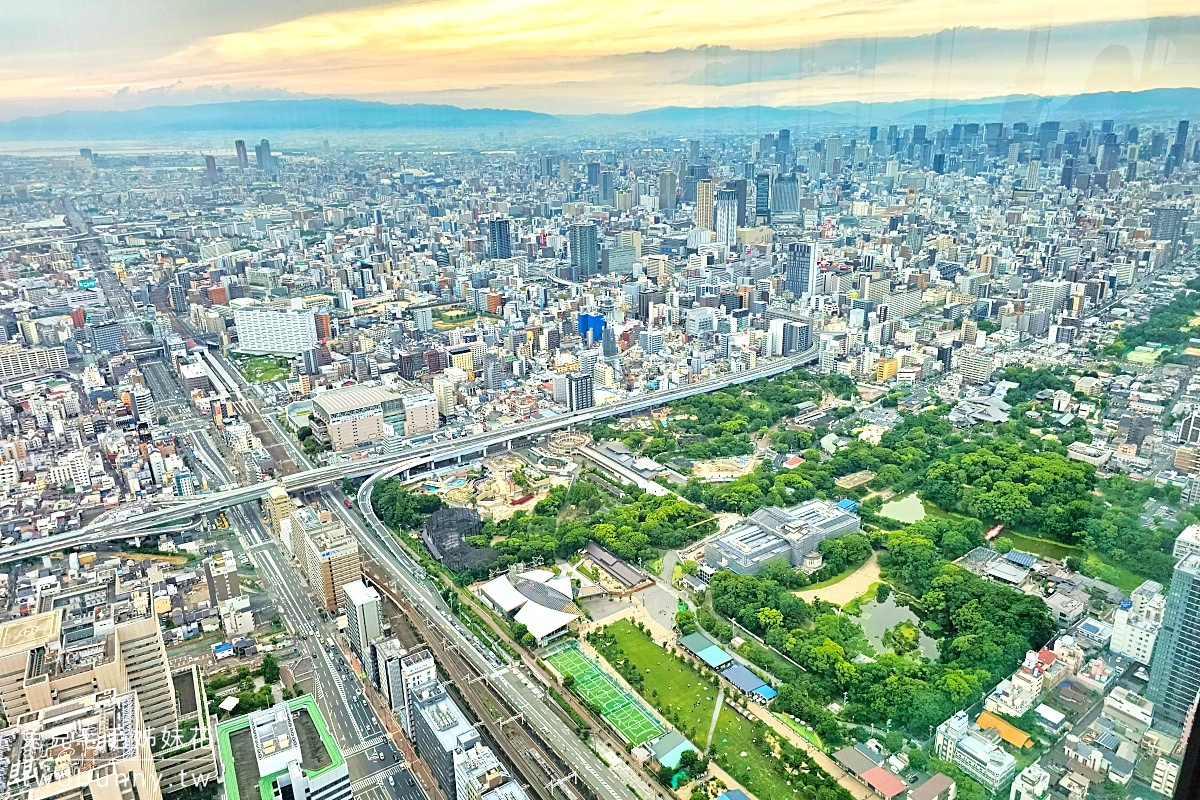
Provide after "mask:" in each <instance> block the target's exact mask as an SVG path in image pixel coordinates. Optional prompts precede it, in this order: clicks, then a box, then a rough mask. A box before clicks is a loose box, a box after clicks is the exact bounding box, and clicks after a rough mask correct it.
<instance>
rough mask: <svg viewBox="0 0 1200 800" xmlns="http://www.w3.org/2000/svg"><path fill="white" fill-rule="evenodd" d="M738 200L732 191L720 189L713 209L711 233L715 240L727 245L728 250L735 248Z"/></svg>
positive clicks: (735, 193)
mask: <svg viewBox="0 0 1200 800" xmlns="http://www.w3.org/2000/svg"><path fill="white" fill-rule="evenodd" d="M737 221H738V198H737V192H736V191H734V190H733V189H721V190H720V191H719V192H717V200H716V203H715V205H714V208H713V231H714V232H715V233H716V239H717V241H718V242H721V243H722V244H725V245H728V246H729V248H730V250H732V249H734V248H735V247H736V246H737Z"/></svg>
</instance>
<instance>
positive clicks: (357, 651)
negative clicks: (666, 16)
mask: <svg viewBox="0 0 1200 800" xmlns="http://www.w3.org/2000/svg"><path fill="white" fill-rule="evenodd" d="M269 136H270V137H271V138H263V136H262V135H258V134H253V132H252V131H248V132H247V133H245V134H244V137H245V138H238V139H233V138H230V140H229V141H222V142H220V143H219V144H216V143H214V144H212V145H211V146H207V147H206V148H205V149H203V150H198V149H197V148H195V147H193V146H191V145H188V146H182V145H170V146H164V145H157V146H154V147H150V146H147V147H145V148H144V149H140V150H139V149H138V147H136V146H132V145H130V144H128V143H124V144H122V146H121V147H119V148H118V147H114V148H111V149H110V150H106V146H105V143H104V142H97V143H95V144H93V145H92V146H85V147H81V148H79V149H78V152H74V151H72V152H71V153H70V154H62V153H56V154H41V155H0V340H2V341H0V398H2V400H0V436H2V438H0V489H2V498H3V502H2V503H0V561H3V563H4V565H5V566H4V570H3V580H2V581H0V598H2V601H3V602H2V603H0V620H2V622H0V667H2V668H0V715H2V717H3V719H2V720H0V724H2V727H0V797H2V798H13V800H25V799H26V798H29V800H43V799H48V798H60V797H62V798H81V799H82V798H88V797H90V798H95V799H96V800H127V799H132V798H140V800H163V799H164V798H178V800H218V799H219V798H222V797H223V798H225V799H226V800H248V799H249V800H254V799H255V798H260V799H261V800H275V798H282V800H306V799H308V800H351V798H356V799H357V800H669V798H679V799H680V800H749V798H759V799H760V800H776V799H778V798H796V799H797V800H839V799H840V798H859V799H860V800H866V799H868V798H883V799H884V800H894V799H895V798H901V799H902V800H954V798H962V799H963V800H982V799H983V798H993V797H995V798H1008V799H1009V800H1084V798H1102V799H1104V800H1110V799H1111V800H1118V799H1124V798H1133V797H1138V798H1148V799H1149V798H1169V797H1172V796H1173V794H1174V792H1175V791H1176V788H1177V783H1178V782H1179V776H1180V770H1181V764H1182V762H1183V754H1184V751H1185V748H1186V746H1187V736H1186V732H1187V731H1188V730H1189V729H1190V728H1191V724H1192V716H1193V714H1194V712H1195V708H1196V702H1197V695H1198V693H1200V650H1198V649H1197V648H1196V647H1195V644H1194V643H1195V642H1196V641H1197V640H1198V639H1200V373H1198V372H1197V370H1196V365H1197V364H1198V363H1200V250H1197V249H1195V247H1194V245H1195V241H1196V236H1197V232H1198V225H1200V215H1198V213H1197V211H1198V207H1197V193H1196V187H1197V185H1198V183H1200V137H1197V134H1196V132H1195V131H1194V130H1193V129H1192V127H1191V126H1190V124H1189V122H1188V121H1186V120H1184V121H1180V120H1174V119H1172V120H1161V121H1158V122H1153V121H1151V122H1147V121H1144V120H1141V119H1139V120H1137V121H1135V122H1130V121H1123V120H1120V119H1094V120H1083V121H1079V120H1078V119H1074V118H1072V119H1069V120H1068V119H1066V118H1064V119H1063V121H1062V122H1059V121H1047V120H1045V119H1039V120H1036V121H1029V122H1021V121H1006V122H996V121H992V120H989V119H979V120H974V121H961V122H949V123H947V124H945V125H933V124H930V125H925V124H880V125H865V126H856V127H845V126H830V127H828V128H822V127H820V126H818V125H811V124H810V125H808V126H805V127H804V128H803V130H801V127H800V126H797V127H795V128H794V129H791V130H789V129H781V130H776V131H772V132H767V133H762V132H759V133H755V134H753V135H751V134H747V133H742V132H736V131H730V132H713V131H706V132H704V133H702V134H697V133H695V132H692V131H686V132H683V133H682V134H680V133H678V132H673V133H660V134H651V133H646V134H638V135H635V134H632V133H630V134H616V133H613V134H607V135H595V134H591V135H584V134H579V135H578V136H576V135H565V134H563V135H549V134H540V133H534V132H532V131H528V130H527V131H523V132H519V133H516V134H509V135H505V136H497V137H495V139H496V141H497V142H499V144H498V145H497V147H496V149H485V148H483V147H481V146H479V144H478V141H477V140H478V139H479V138H480V137H474V140H472V143H468V139H470V138H471V137H455V136H450V135H447V137H446V138H445V139H444V140H439V139H438V138H437V137H429V138H428V140H420V141H416V140H414V141H406V142H405V143H403V144H396V143H395V142H392V141H391V140H389V139H388V138H387V136H386V134H378V135H374V136H354V137H344V136H341V134H339V133H338V132H336V131H331V132H329V133H328V134H325V133H320V134H318V135H316V136H314V135H311V134H310V133H308V132H305V133H295V132H293V133H287V132H277V133H270V134H269ZM255 140H257V142H256V141H255Z"/></svg>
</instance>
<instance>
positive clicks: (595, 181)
mask: <svg viewBox="0 0 1200 800" xmlns="http://www.w3.org/2000/svg"><path fill="white" fill-rule="evenodd" d="M587 182H588V186H599V185H600V162H599V161H589V162H588V165H587Z"/></svg>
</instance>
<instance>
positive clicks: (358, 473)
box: [0, 345, 817, 564]
mask: <svg viewBox="0 0 1200 800" xmlns="http://www.w3.org/2000/svg"><path fill="white" fill-rule="evenodd" d="M816 358H817V346H816V345H814V346H812V347H810V348H809V349H808V350H805V351H804V352H803V353H800V354H798V355H795V356H789V357H787V358H781V359H778V360H776V361H771V362H768V363H767V364H764V365H762V366H759V367H756V368H754V369H752V370H746V371H744V372H738V373H735V374H729V375H723V376H721V377H720V378H716V379H712V380H707V381H700V382H697V383H689V384H686V385H683V386H677V387H673V388H670V389H663V390H660V391H656V392H649V393H647V394H644V395H638V396H636V397H630V398H627V399H625V400H621V401H619V402H616V403H607V404H605V405H602V406H596V407H595V408H588V409H584V410H582V411H573V412H568V413H565V414H558V415H555V416H553V417H549V418H547V419H543V420H538V421H536V422H526V423H522V424H520V425H513V426H509V427H506V428H504V429H501V430H495V431H488V432H486V433H483V434H479V435H477V436H470V437H465V438H461V439H453V440H450V441H446V442H435V443H432V444H425V445H420V446H414V447H406V448H403V449H402V450H401V451H400V452H395V453H385V454H381V455H375V456H371V457H369V458H363V459H358V460H346V461H341V462H338V463H336V464H330V465H327V466H324V467H315V468H313V469H308V470H304V471H302V472H296V473H293V474H291V475H287V476H284V477H283V478H280V479H279V480H270V481H263V482H261V483H255V484H251V485H249V486H239V487H237V488H236V489H226V490H220V491H215V492H210V493H208V494H203V495H197V496H196V497H195V498H194V499H192V500H187V501H184V502H180V503H176V504H174V505H172V506H170V507H168V508H163V509H157V510H154V511H147V512H144V513H135V512H134V510H133V509H122V508H117V509H115V510H113V511H110V512H108V513H106V514H103V515H101V516H100V517H98V518H97V519H95V520H94V521H93V522H91V523H89V524H88V525H86V526H85V527H83V528H80V529H79V530H77V531H71V532H68V533H61V534H56V535H54V536H47V537H45V538H42V539H34V540H32V541H28V542H19V543H17V544H13V545H9V546H7V547H3V548H0V564H6V563H10V562H12V561H19V560H21V559H25V558H35V557H38V556H42V555H46V554H48V553H53V552H57V551H59V550H62V549H64V548H70V547H79V546H83V545H90V544H94V543H96V542H101V541H106V540H110V539H121V538H126V539H128V538H134V537H138V536H145V535H147V534H153V533H154V531H155V529H156V528H158V527H159V526H167V525H171V524H174V523H177V522H179V521H180V520H186V519H190V518H191V517H192V516H193V515H196V514H204V513H209V512H213V511H221V510H225V509H228V508H231V507H232V506H236V505H240V504H242V503H248V502H251V501H254V500H261V499H262V498H264V497H266V495H267V492H268V491H269V490H270V489H271V487H273V486H283V487H284V488H285V489H287V490H288V491H289V492H297V491H303V490H305V489H312V488H315V487H317V486H321V485H323V484H327V483H333V482H336V481H340V480H342V479H343V478H358V477H364V476H368V475H373V474H375V473H377V472H380V471H382V470H386V471H387V472H388V474H392V475H405V476H408V475H410V474H411V473H413V472H420V471H422V470H426V469H430V468H433V467H435V466H437V465H438V464H443V463H445V462H448V461H454V460H462V459H465V458H470V457H475V456H479V455H487V453H488V452H489V451H491V450H492V449H493V448H497V447H508V446H510V444H511V443H512V442H513V441H515V440H521V439H530V438H537V437H540V436H544V435H546V434H549V433H553V432H554V431H557V430H562V429H563V428H569V427H573V426H579V425H588V424H590V423H592V422H595V421H597V420H601V419H605V418H607V417H616V416H621V415H624V414H635V413H638V412H641V411H645V410H647V409H650V408H655V407H657V406H661V405H667V404H669V403H673V402H675V401H677V400H682V399H683V398H685V397H691V396H692V395H696V394H706V393H708V392H713V391H716V390H718V389H723V388H725V387H727V386H736V385H738V384H742V383H748V382H750V381H754V380H758V379H759V378H768V377H772V376H775V375H780V374H782V373H784V372H789V371H791V370H793V369H796V368H797V367H801V366H803V365H804V364H807V363H810V362H812V361H814V360H816Z"/></svg>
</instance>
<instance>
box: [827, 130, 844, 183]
mask: <svg viewBox="0 0 1200 800" xmlns="http://www.w3.org/2000/svg"><path fill="white" fill-rule="evenodd" d="M841 160H842V137H840V136H830V137H829V138H828V139H826V140H825V171H826V172H828V173H829V174H831V175H832V174H834V173H835V172H837V171H838V169H839V164H837V163H835V162H840V161H841Z"/></svg>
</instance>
